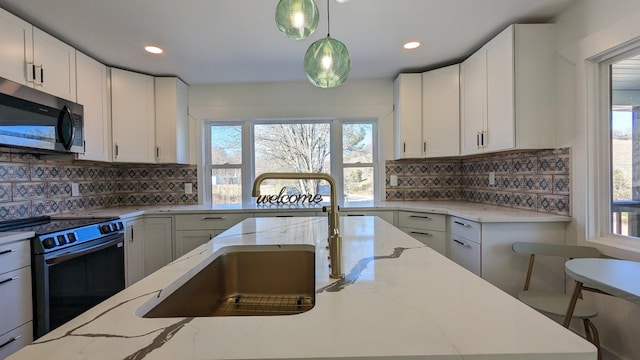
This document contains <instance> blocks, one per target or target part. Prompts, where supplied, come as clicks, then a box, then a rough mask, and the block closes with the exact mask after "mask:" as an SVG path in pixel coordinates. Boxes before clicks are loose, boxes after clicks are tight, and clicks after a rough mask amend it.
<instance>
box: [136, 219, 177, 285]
mask: <svg viewBox="0 0 640 360" xmlns="http://www.w3.org/2000/svg"><path fill="white" fill-rule="evenodd" d="M171 222H172V219H171V218H170V217H161V218H145V219H144V251H143V252H144V276H147V275H150V274H151V273H153V272H154V271H156V270H158V269H160V268H161V267H163V266H165V265H167V264H168V263H170V262H171V260H172V259H173V252H172V251H171V246H172V237H173V233H172V232H173V226H172V224H171Z"/></svg>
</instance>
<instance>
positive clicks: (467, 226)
mask: <svg viewBox="0 0 640 360" xmlns="http://www.w3.org/2000/svg"><path fill="white" fill-rule="evenodd" d="M454 223H455V224H458V225H460V226H464V227H466V228H470V227H471V225H469V224H465V223H461V222H460V221H454Z"/></svg>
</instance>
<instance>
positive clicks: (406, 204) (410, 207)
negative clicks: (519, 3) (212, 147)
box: [64, 201, 571, 223]
mask: <svg viewBox="0 0 640 360" xmlns="http://www.w3.org/2000/svg"><path fill="white" fill-rule="evenodd" d="M341 210H342V211H371V210H390V211H395V210H401V211H420V212H430V213H437V214H445V215H452V216H457V217H461V218H464V219H467V220H471V221H477V222H485V223H486V222H570V221H571V217H568V216H560V215H553V214H547V213H540V212H534V211H527V210H519V209H514V208H508V207H501V206H495V205H487V204H482V203H474V202H467V201H380V202H366V203H349V204H346V205H345V206H342V207H341ZM209 211H211V212H253V213H268V212H285V211H322V207H321V206H317V207H309V206H302V207H295V206H261V205H256V204H244V205H239V204H238V205H155V206H121V207H111V208H103V209H93V210H84V211H82V212H81V213H70V214H65V215H64V217H73V216H88V217H118V216H121V217H123V218H126V217H135V216H139V215H143V214H147V215H162V214H170V215H174V214H194V213H203V212H209Z"/></svg>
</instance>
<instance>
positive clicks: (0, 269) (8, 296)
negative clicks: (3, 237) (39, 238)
mask: <svg viewBox="0 0 640 360" xmlns="http://www.w3.org/2000/svg"><path fill="white" fill-rule="evenodd" d="M0 304H1V305H2V306H0V359H4V358H5V357H7V356H9V355H11V354H13V353H14V352H16V351H18V350H19V349H20V348H22V347H24V346H26V345H29V344H30V343H31V342H32V341H33V323H32V320H33V308H32V298H31V262H30V247H29V240H28V239H23V240H19V241H15V242H10V243H5V244H2V245H0Z"/></svg>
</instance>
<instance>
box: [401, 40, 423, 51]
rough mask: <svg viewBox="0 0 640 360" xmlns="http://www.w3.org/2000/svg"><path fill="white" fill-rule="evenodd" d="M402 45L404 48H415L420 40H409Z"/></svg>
mask: <svg viewBox="0 0 640 360" xmlns="http://www.w3.org/2000/svg"><path fill="white" fill-rule="evenodd" d="M403 47H404V48H405V49H407V50H411V49H415V48H418V47H420V42H419V41H409V42H408V43H406V44H404V46H403Z"/></svg>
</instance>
